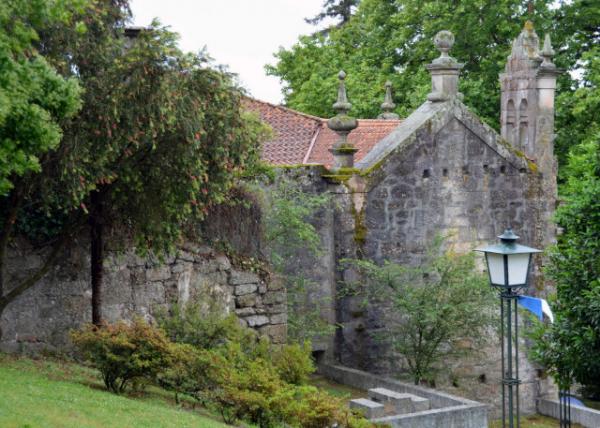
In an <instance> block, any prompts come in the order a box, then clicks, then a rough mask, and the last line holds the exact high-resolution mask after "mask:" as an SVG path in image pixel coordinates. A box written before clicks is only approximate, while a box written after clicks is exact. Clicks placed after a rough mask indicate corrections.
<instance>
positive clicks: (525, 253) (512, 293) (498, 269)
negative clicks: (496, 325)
mask: <svg viewBox="0 0 600 428" xmlns="http://www.w3.org/2000/svg"><path fill="white" fill-rule="evenodd" d="M498 238H500V243H499V244H495V245H490V246H488V247H485V248H479V249H477V250H475V251H481V252H483V253H484V254H485V261H486V264H487V269H488V273H489V277H490V284H491V285H492V287H496V288H498V290H499V292H500V319H501V333H500V335H501V346H502V427H507V426H508V427H510V428H514V427H519V426H520V422H519V384H520V383H521V381H520V380H519V340H518V339H519V322H518V315H517V297H518V294H517V292H518V290H520V289H523V288H526V287H527V286H528V283H527V273H528V272H529V265H530V262H531V255H532V254H533V253H539V252H541V251H540V250H536V249H535V248H531V247H526V246H525V245H519V244H517V243H516V242H515V241H516V240H517V239H519V237H518V236H517V235H515V234H514V233H513V231H512V229H510V228H508V229H506V230H505V231H504V233H503V234H502V235H500V236H498ZM513 325H514V328H513ZM513 343H514V346H513ZM507 413H508V415H507ZM507 416H508V418H507ZM507 419H508V420H507ZM507 422H508V424H507Z"/></svg>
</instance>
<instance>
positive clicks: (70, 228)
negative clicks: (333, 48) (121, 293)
mask: <svg viewBox="0 0 600 428" xmlns="http://www.w3.org/2000/svg"><path fill="white" fill-rule="evenodd" d="M21 3H22V4H23V5H24V9H23V10H24V11H25V13H29V12H31V10H30V9H32V8H33V7H32V8H30V7H29V6H27V7H25V3H27V2H17V4H21ZM34 3H35V4H36V5H39V6H40V10H43V8H42V6H44V5H48V4H54V2H47V1H41V0H39V1H36V2H34ZM57 4H60V5H62V6H63V7H64V8H65V9H66V10H65V11H64V13H63V14H61V15H60V16H61V21H60V22H55V21H52V20H45V21H43V22H42V23H41V24H40V25H39V28H38V32H37V34H38V35H39V37H37V38H35V37H34V36H30V37H29V38H30V39H32V41H30V43H29V44H30V45H33V46H32V47H31V49H30V50H31V51H32V52H36V53H37V52H39V54H40V55H43V57H44V58H45V60H46V61H47V63H49V64H52V65H53V66H54V67H55V69H56V70H57V71H58V74H60V75H62V76H63V77H64V78H68V79H69V80H61V79H60V78H59V77H58V75H55V77H52V75H50V74H48V73H50V72H49V71H47V72H44V73H45V77H44V79H45V80H41V77H40V85H42V83H43V85H42V86H44V87H47V88H50V87H54V90H55V91H56V92H57V93H56V94H53V93H51V92H48V93H46V94H44V93H43V92H40V93H39V94H34V95H32V96H31V97H34V99H33V101H35V99H38V98H40V97H41V98H43V99H44V100H45V101H43V102H44V103H53V104H52V105H51V106H50V107H53V108H55V109H56V110H57V112H56V114H55V116H56V118H55V119H52V117H50V113H44V114H46V116H48V117H47V119H48V126H46V128H48V130H47V131H44V130H43V129H45V128H43V129H42V128H41V127H39V129H40V132H42V133H45V134H48V141H47V142H45V143H43V144H42V143H40V144H41V146H40V147H39V148H38V149H36V150H37V152H36V153H31V154H27V157H28V159H29V160H28V162H34V160H35V159H37V157H39V156H41V154H42V153H46V154H45V155H44V162H41V163H39V162H38V163H39V165H38V167H35V168H34V167H27V168H24V169H23V168H21V169H23V173H19V174H17V172H16V171H12V170H9V171H7V174H10V176H9V177H8V178H9V180H10V183H11V185H12V188H11V189H10V190H9V191H8V193H7V192H1V193H2V194H1V195H0V219H1V220H2V221H3V227H2V229H1V230H0V272H1V271H2V269H3V268H4V264H5V256H6V248H7V246H8V245H9V243H10V242H11V241H12V240H14V238H15V237H16V236H18V235H23V234H25V235H26V236H28V237H29V238H30V239H31V241H32V242H33V243H34V244H36V245H37V246H38V247H42V248H48V252H47V254H48V257H47V259H46V263H43V264H42V267H41V268H40V269H37V270H36V271H35V272H33V273H32V274H31V275H30V276H29V277H27V278H25V279H24V280H22V281H20V282H19V283H17V284H16V285H14V286H12V284H11V288H10V289H7V288H8V286H7V284H6V281H5V279H4V278H3V277H2V276H1V275H0V313H1V311H2V310H3V309H4V308H5V307H6V305H8V304H9V303H10V302H11V301H13V300H14V299H15V298H16V297H17V296H19V295H20V294H22V293H23V292H24V291H25V290H27V289H28V288H29V287H31V286H32V285H34V284H35V283H36V282H37V281H38V280H39V279H40V278H41V277H42V276H43V275H44V274H45V273H46V272H47V271H48V270H49V268H50V267H51V266H52V263H53V262H54V260H55V259H56V257H58V255H59V254H60V251H61V249H62V248H64V247H65V246H67V245H68V244H69V243H70V242H72V239H73V237H74V236H76V235H77V234H78V233H80V232H81V230H83V228H84V227H85V226H89V230H90V253H91V266H90V267H91V279H92V319H93V321H94V323H96V324H99V323H100V322H101V320H102V289H103V287H102V283H103V259H104V247H105V238H106V235H107V233H109V232H110V231H111V230H113V231H114V230H115V229H117V230H118V233H114V234H113V237H112V238H113V240H112V244H113V246H114V247H118V246H119V244H122V245H131V244H133V246H134V247H135V249H136V251H138V253H140V254H146V253H148V252H153V253H155V254H157V255H161V254H164V253H165V252H170V251H173V250H174V248H175V246H176V244H177V243H178V242H179V241H180V239H181V238H182V237H183V235H184V233H186V232H187V231H189V230H190V229H192V228H190V224H191V223H193V222H196V221H198V220H200V219H202V218H203V217H204V216H205V215H206V212H207V210H208V207H209V206H211V205H212V204H215V203H219V202H222V201H223V200H225V199H226V198H227V197H228V195H229V193H228V192H229V190H230V189H231V187H232V186H233V184H234V183H235V182H236V179H237V178H238V177H239V176H240V175H241V174H242V172H243V170H244V169H245V168H246V167H248V166H250V165H252V164H253V163H254V162H256V161H257V159H258V156H259V150H258V148H259V142H260V140H261V139H262V137H263V135H265V134H264V133H263V132H264V128H263V126H262V125H261V124H259V122H258V120H257V119H256V117H255V116H252V115H248V114H246V113H244V112H243V111H242V109H241V106H240V97H241V91H240V89H239V88H237V87H236V86H235V84H234V82H233V79H232V76H231V75H229V74H227V73H225V72H223V71H222V70H219V69H217V68H216V67H214V66H213V65H212V64H211V63H210V59H209V57H208V56H207V54H206V53H204V52H200V53H198V54H184V53H182V52H181V51H180V50H179V49H178V47H177V43H176V40H177V35H176V34H174V33H172V32H170V31H169V30H167V29H166V28H165V27H162V26H160V25H159V24H158V23H156V22H155V23H153V24H152V25H151V26H150V27H149V28H145V29H143V30H141V31H133V32H132V31H126V26H127V25H128V23H129V22H130V18H131V16H130V11H129V4H128V0H118V1H110V2H107V1H103V0H86V1H83V0H82V1H79V2H76V3H75V2H58V3H57ZM2 10H3V11H4V12H6V11H5V7H4V6H3V9H2ZM32 10H33V9H32ZM27 11H29V12H27ZM9 12H10V11H9ZM32 13H33V12H32ZM12 15H17V14H16V12H14V13H13V14H12ZM12 15H11V14H10V13H9V14H8V15H7V17H6V18H5V20H6V19H10V17H11V16H12ZM33 16H34V17H35V14H33ZM23 21H24V23H23V25H22V26H25V27H27V25H28V24H29V23H30V22H32V19H29V17H28V16H26V17H24V18H23ZM17 27H18V28H20V27H19V26H17ZM17 27H15V28H17ZM18 28H17V29H18ZM23 31H25V30H23ZM9 35H10V34H9ZM17 35H18V34H17ZM21 36H22V35H21ZM15 40H18V37H17V36H15V35H14V34H13V35H11V37H10V38H9V41H13V42H14V41H15ZM36 48H37V51H36ZM15 55H17V54H15ZM23 58H25V59H27V58H26V55H25V56H24V57H23ZM38 62H39V64H40V65H39V67H38V69H40V67H41V66H42V64H45V62H43V63H42V60H39V61H38ZM21 79H22V80H23V81H22V82H21V81H19V82H15V84H16V85H17V86H19V85H20V87H23V86H24V85H25V83H26V80H27V79H30V78H28V77H23V76H21ZM52 79H54V80H52ZM44 82H45V83H44ZM74 82H78V84H79V86H80V87H81V88H83V90H84V91H83V95H82V106H81V109H80V110H79V112H78V114H77V116H75V117H74V118H73V119H72V120H70V121H62V123H61V125H62V128H63V136H62V139H61V140H60V144H58V138H59V137H60V135H59V133H58V130H56V129H55V128H56V126H55V124H53V123H50V122H56V121H57V120H58V119H61V118H62V117H64V116H68V115H67V113H69V112H70V113H72V111H73V110H74V108H75V107H76V106H77V103H76V101H73V100H70V98H73V97H74V96H75V95H76V91H75V90H74V87H75V86H74ZM61 85H62V86H61ZM68 90H70V92H69V91H68ZM40 91H41V89H40ZM61 91H62V92H61ZM38 92H39V91H38ZM63 92H64V93H65V99H64V100H61V98H60V96H61V94H62V93H63ZM67 96H69V97H70V98H68V97H67ZM35 97H37V98H35ZM15 100H16V99H15ZM40 103H42V101H39V102H37V104H40ZM42 104H43V103H42ZM42 104H40V105H39V106H38V107H40V108H38V110H39V111H38V110H36V111H38V113H39V112H41V107H43V105H42ZM50 107H49V108H50ZM61 108H62V110H60V109H61ZM63 110H64V111H63ZM23 112H25V110H23ZM61 112H62V113H61ZM40 114H41V113H40ZM25 116H27V117H29V116H31V118H33V116H32V115H29V114H25ZM25 116H21V118H20V119H19V118H14V120H20V122H19V123H18V124H15V126H12V127H8V128H5V129H3V132H4V133H5V135H6V137H3V138H4V140H3V141H4V142H8V141H10V140H11V139H14V138H16V135H15V130H18V129H22V128H23V127H26V128H27V129H34V128H35V129H38V128H36V126H33V125H35V124H33V123H30V124H28V123H27V122H26V121H25ZM51 119H52V121H51ZM12 120H13V119H11V121H12ZM50 125H52V126H54V128H52V133H51V132H50V131H51V129H50V128H49V127H50ZM50 134H52V135H50ZM30 137H31V141H30V142H31V143H32V144H33V143H34V142H35V139H34V138H33V137H34V136H33V135H31V136H30ZM28 138H29V137H28ZM35 144H37V143H35ZM35 144H33V145H32V146H31V147H32V149H33V148H34V145H35ZM2 148H3V150H4V149H6V150H9V151H10V152H11V153H10V156H8V157H7V159H11V158H12V156H13V155H14V156H22V155H19V154H18V153H19V150H21V147H16V146H14V145H10V144H9V145H6V144H4V143H3V147H2ZM49 149H53V150H51V151H48V150H49ZM13 151H14V152H15V153H13ZM36 156H37V157H36ZM34 163H35V162H34ZM38 163H36V165H37V164H38ZM25 172H27V173H25ZM117 238H118V239H117Z"/></svg>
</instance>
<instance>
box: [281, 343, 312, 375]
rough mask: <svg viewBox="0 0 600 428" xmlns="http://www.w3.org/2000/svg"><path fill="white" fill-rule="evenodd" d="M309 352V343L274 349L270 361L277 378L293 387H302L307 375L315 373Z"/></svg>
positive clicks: (310, 348)
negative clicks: (277, 375)
mask: <svg viewBox="0 0 600 428" xmlns="http://www.w3.org/2000/svg"><path fill="white" fill-rule="evenodd" d="M311 350H312V347H311V344H310V342H304V344H303V345H300V344H292V345H284V346H281V347H280V348H278V349H276V350H275V352H274V353H273V354H272V355H273V357H272V361H273V365H274V366H275V369H276V370H277V373H278V374H279V377H280V378H281V379H282V380H283V381H284V382H287V383H290V384H293V385H304V384H305V383H306V382H307V381H308V377H309V375H310V374H311V373H313V372H314V371H315V366H314V363H313V359H312V357H311Z"/></svg>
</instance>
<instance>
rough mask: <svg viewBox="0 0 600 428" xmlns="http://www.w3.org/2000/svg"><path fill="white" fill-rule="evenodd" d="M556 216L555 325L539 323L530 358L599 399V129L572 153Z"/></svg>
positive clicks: (566, 383)
mask: <svg viewBox="0 0 600 428" xmlns="http://www.w3.org/2000/svg"><path fill="white" fill-rule="evenodd" d="M567 169H568V175H567V181H566V183H565V184H564V186H563V192H564V194H563V198H564V203H563V204H562V205H561V206H560V207H559V208H558V210H557V213H556V219H557V221H558V224H559V225H560V226H561V227H562V228H563V229H564V232H563V234H562V235H560V236H559V240H558V244H557V245H556V247H555V248H554V251H553V252H552V254H551V264H550V267H549V269H548V271H549V275H550V277H551V278H552V279H553V280H554V281H555V283H556V298H555V299H554V301H553V302H552V309H553V311H554V314H555V318H556V320H555V323H554V324H553V325H550V326H540V328H538V329H537V331H536V332H535V333H534V336H535V337H536V338H537V341H536V343H535V346H534V357H535V358H536V359H537V360H538V361H540V362H541V363H543V364H545V365H546V366H547V367H548V369H549V370H550V372H551V373H552V374H553V375H554V376H555V378H556V380H557V381H558V383H559V385H560V386H561V387H563V388H567V387H569V386H570V385H571V384H572V383H573V382H574V381H575V382H579V383H581V384H582V385H583V386H584V391H585V392H586V393H587V394H589V395H592V396H594V397H595V398H598V397H600V389H599V388H598V385H600V360H599V359H598V354H599V353H600V132H598V131H596V134H595V135H594V136H592V137H591V138H590V139H589V140H588V141H587V142H585V143H583V144H581V145H579V146H577V147H576V148H575V149H573V150H572V151H571V154H570V156H569V162H568V165H567Z"/></svg>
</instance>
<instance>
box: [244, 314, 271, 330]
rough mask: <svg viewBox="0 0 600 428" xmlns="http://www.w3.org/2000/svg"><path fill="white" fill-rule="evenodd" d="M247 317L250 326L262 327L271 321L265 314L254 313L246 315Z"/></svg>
mask: <svg viewBox="0 0 600 428" xmlns="http://www.w3.org/2000/svg"><path fill="white" fill-rule="evenodd" d="M245 319H246V322H247V323H248V326H250V327H260V326H262V325H265V324H268V323H269V318H268V317H266V316H264V315H253V316H249V317H246V318H245Z"/></svg>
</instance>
